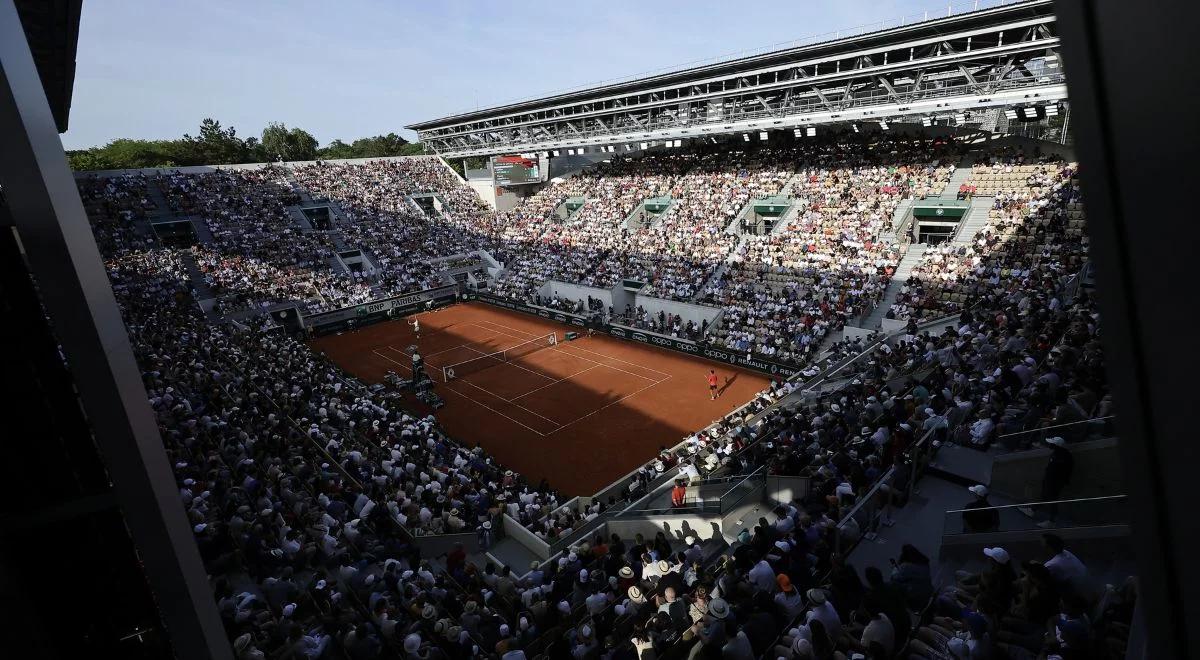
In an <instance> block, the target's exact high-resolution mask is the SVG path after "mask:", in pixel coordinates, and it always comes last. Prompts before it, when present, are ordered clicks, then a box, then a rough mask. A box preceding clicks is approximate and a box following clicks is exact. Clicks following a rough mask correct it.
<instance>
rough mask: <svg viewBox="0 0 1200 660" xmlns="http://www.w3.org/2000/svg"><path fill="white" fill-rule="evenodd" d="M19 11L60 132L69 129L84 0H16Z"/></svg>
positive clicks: (26, 37)
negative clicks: (76, 54) (76, 53)
mask: <svg viewBox="0 0 1200 660" xmlns="http://www.w3.org/2000/svg"><path fill="white" fill-rule="evenodd" d="M16 7H17V13H18V14H19V15H20V17H21V26H22V27H23V28H24V29H25V39H26V40H27V41H28V42H29V51H30V52H31V53H32V54H33V61H34V64H35V65H36V66H37V71H38V77H39V78H41V80H42V88H43V89H45V90H46V100H47V101H49V102H50V112H51V114H53V115H54V123H55V125H57V127H58V132H59V133H65V132H66V131H67V121H68V118H69V117H70V114H71V91H72V90H73V89H74V87H75V52H76V49H77V48H78V46H79V16H80V13H81V12H82V11H83V0H17V2H16Z"/></svg>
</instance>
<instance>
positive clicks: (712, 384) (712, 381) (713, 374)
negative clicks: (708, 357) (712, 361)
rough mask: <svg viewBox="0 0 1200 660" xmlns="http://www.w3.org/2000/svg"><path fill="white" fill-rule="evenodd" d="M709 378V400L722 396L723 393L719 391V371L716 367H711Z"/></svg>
mask: <svg viewBox="0 0 1200 660" xmlns="http://www.w3.org/2000/svg"><path fill="white" fill-rule="evenodd" d="M707 378H708V399H709V401H716V399H717V397H719V396H721V393H720V392H719V391H717V371H716V369H709V370H708V376H707Z"/></svg>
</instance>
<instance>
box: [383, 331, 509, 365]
mask: <svg viewBox="0 0 1200 660" xmlns="http://www.w3.org/2000/svg"><path fill="white" fill-rule="evenodd" d="M493 332H495V331H494V330H493ZM494 336H495V337H499V336H500V333H498V332H497V333H496V334H495V335H494ZM491 338H492V337H488V339H491ZM388 348H391V349H392V350H393V351H394V350H397V349H395V348H393V347H392V346H391V345H390V344H389V345H388ZM460 348H467V346H466V345H465V344H464V345H459V346H451V347H450V348H447V349H446V350H444V351H438V352H436V353H422V354H421V356H422V357H425V358H431V357H433V356H435V355H441V354H442V353H449V352H450V351H457V350H458V349H460ZM400 352H401V353H404V354H405V355H412V353H409V352H408V351H400Z"/></svg>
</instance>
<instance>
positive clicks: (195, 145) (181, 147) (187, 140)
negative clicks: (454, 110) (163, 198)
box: [67, 119, 421, 171]
mask: <svg viewBox="0 0 1200 660" xmlns="http://www.w3.org/2000/svg"><path fill="white" fill-rule="evenodd" d="M419 153H421V145H420V143H410V142H409V141H408V140H405V139H404V138H402V137H400V136H399V135H396V134H395V133H388V134H387V135H377V136H375V137H367V138H360V139H358V140H355V141H354V142H351V143H350V144H346V143H345V142H342V141H341V140H334V141H333V142H330V143H329V144H328V145H326V146H324V147H320V146H318V144H317V139H316V138H315V137H313V136H312V134H311V133H309V132H308V131H305V130H304V129H300V128H291V129H289V128H288V127H287V126H285V125H283V124H282V123H272V124H269V125H268V126H267V127H266V128H264V129H263V132H262V135H261V137H253V136H251V137H247V138H243V137H240V136H239V135H238V134H237V130H236V129H234V128H233V127H232V126H230V127H229V128H223V127H222V126H221V122H219V121H217V120H215V119H205V120H204V121H202V122H200V131H199V132H198V133H197V134H196V135H189V134H184V136H183V137H182V138H179V139H177V140H130V139H120V140H113V141H112V142H109V143H108V144H106V145H104V146H102V147H92V148H90V149H79V150H74V151H68V152H67V159H68V160H69V161H70V163H71V169H73V170H76V171H84V170H120V169H138V168H143V167H185V166H188V165H230V164H233V163H263V162H272V161H278V160H285V161H293V160H316V159H318V158H320V159H331V158H381V157H384V156H411V155H414V154H419Z"/></svg>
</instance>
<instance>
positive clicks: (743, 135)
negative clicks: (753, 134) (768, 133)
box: [742, 133, 750, 142]
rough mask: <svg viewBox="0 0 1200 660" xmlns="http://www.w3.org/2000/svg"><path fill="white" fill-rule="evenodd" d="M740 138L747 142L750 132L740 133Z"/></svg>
mask: <svg viewBox="0 0 1200 660" xmlns="http://www.w3.org/2000/svg"><path fill="white" fill-rule="evenodd" d="M742 139H743V140H745V141H746V142H749V141H750V134H749V133H742Z"/></svg>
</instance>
